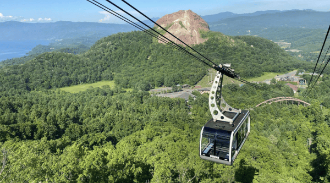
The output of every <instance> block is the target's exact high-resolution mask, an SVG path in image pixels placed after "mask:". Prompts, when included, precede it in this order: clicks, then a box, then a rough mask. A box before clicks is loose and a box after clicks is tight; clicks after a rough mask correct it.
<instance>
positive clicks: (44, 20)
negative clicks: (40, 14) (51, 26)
mask: <svg viewBox="0 0 330 183" xmlns="http://www.w3.org/2000/svg"><path fill="white" fill-rule="evenodd" d="M50 21H52V19H51V18H38V22H50Z"/></svg>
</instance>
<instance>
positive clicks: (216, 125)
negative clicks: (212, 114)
mask: <svg viewBox="0 0 330 183" xmlns="http://www.w3.org/2000/svg"><path fill="white" fill-rule="evenodd" d="M223 114H224V115H225V116H227V117H229V118H234V117H235V115H236V113H233V112H227V111H225V112H224V113H223ZM249 114H250V112H249V111H248V110H242V112H241V113H240V114H239V115H238V116H237V117H236V118H235V120H234V122H233V124H234V125H231V124H230V123H228V122H225V121H216V122H213V119H211V120H210V121H208V122H207V123H206V124H205V125H204V127H208V128H212V129H215V130H225V131H229V132H232V131H235V129H237V127H239V126H240V125H241V124H242V123H243V122H244V121H245V119H246V117H247V116H248V115H249Z"/></svg>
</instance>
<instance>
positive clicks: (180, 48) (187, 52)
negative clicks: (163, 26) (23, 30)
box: [87, 0, 212, 67]
mask: <svg viewBox="0 0 330 183" xmlns="http://www.w3.org/2000/svg"><path fill="white" fill-rule="evenodd" d="M87 1H89V0H87ZM93 1H95V2H97V1H96V0H93ZM89 2H91V1H89ZM91 3H92V4H94V5H96V4H95V3H93V2H91ZM99 4H101V3H99ZM96 6H98V5H96ZM103 6H104V5H103ZM98 7H99V8H101V9H103V10H105V9H104V8H102V7H100V6H98ZM104 7H106V6H104ZM116 7H118V6H116ZM106 8H107V9H110V8H108V7H106ZM118 8H119V9H121V8H120V7H118ZM110 10H111V9H110ZM121 10H122V11H124V12H125V13H126V14H128V15H130V14H129V13H128V12H126V11H125V10H123V9H121ZM105 11H107V10H105ZM112 12H115V11H113V10H112ZM109 13H110V12H109ZM115 13H116V12H115ZM111 14H113V13H111ZM113 15H114V14H113ZM119 15H120V14H119ZM115 16H116V15H115ZM120 16H121V15H120ZM130 16H131V15H130ZM116 17H118V16H116ZM118 18H120V17H118ZM125 18H126V17H125ZM134 18H135V17H134ZM120 19H122V18H120ZM135 19H136V20H138V21H139V22H140V23H142V24H144V23H143V22H141V21H140V20H139V19H137V18H135ZM122 20H123V19H122ZM124 21H125V20H124ZM128 21H130V20H128ZM125 22H127V21H125ZM133 23H134V22H133ZM130 24H131V23H130ZM134 24H135V23H134ZM131 25H132V24H131ZM144 25H145V26H147V27H148V28H150V30H152V31H154V32H156V33H157V34H159V35H160V36H162V37H163V38H165V39H167V40H168V42H170V43H172V44H170V45H175V46H177V48H178V49H179V50H182V51H184V53H186V54H188V55H190V56H193V57H194V58H195V59H197V60H198V61H201V62H203V63H204V64H206V65H208V66H209V67H212V65H210V64H208V63H206V62H205V61H203V60H201V59H200V58H198V57H196V56H195V55H193V54H192V53H190V52H189V51H187V50H185V49H184V48H182V47H181V46H180V45H178V44H176V43H174V42H173V41H171V40H169V39H168V38H167V37H165V36H163V35H162V34H160V33H159V32H157V31H155V30H154V29H152V28H151V27H149V26H148V25H146V24H144ZM133 26H134V25H133ZM135 27H136V26H135ZM139 27H141V26H139ZM139 29H140V28H139ZM142 29H143V31H144V30H146V29H145V28H142ZM140 30H141V29H140ZM144 32H145V31H144ZM147 32H148V31H147ZM149 35H150V34H149ZM156 39H158V40H159V37H157V36H156ZM160 41H163V42H165V41H166V40H165V41H164V39H162V40H160ZM166 42H167V41H166Z"/></svg>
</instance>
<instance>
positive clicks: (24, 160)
mask: <svg viewBox="0 0 330 183" xmlns="http://www.w3.org/2000/svg"><path fill="white" fill-rule="evenodd" d="M203 36H205V37H208V38H209V40H208V41H207V42H205V43H204V44H200V45H196V46H194V49H196V50H198V51H200V52H201V53H202V54H203V55H207V56H208V57H209V58H210V59H212V60H214V61H215V62H218V63H232V67H233V68H234V69H235V71H237V72H238V73H239V74H240V75H241V76H242V77H254V76H259V75H261V74H262V72H272V71H273V72H286V71H289V70H293V69H298V68H299V69H306V70H308V69H309V70H312V69H313V64H310V63H307V62H302V61H299V60H297V59H295V58H293V57H291V56H290V55H289V54H288V53H286V52H285V51H284V50H282V49H281V48H279V47H278V46H277V45H276V44H274V43H272V42H270V41H268V40H266V39H264V38H255V37H252V36H237V37H230V36H225V35H223V34H220V33H214V32H209V33H204V34H203ZM207 69H208V68H207V67H206V66H204V65H202V64H201V63H199V62H197V61H196V60H193V59H192V58H191V57H188V56H187V55H184V54H182V53H181V52H179V51H177V50H175V49H173V48H172V47H171V46H169V45H163V44H159V43H157V42H155V41H154V40H153V39H151V38H149V37H147V36H146V35H144V33H142V32H131V33H119V34H116V35H112V36H109V37H105V38H102V39H101V40H99V41H98V42H97V43H96V44H95V45H93V46H92V47H91V49H90V50H88V51H86V52H84V53H81V54H70V53H63V52H51V53H43V54H41V55H39V56H37V57H35V58H33V59H32V60H29V61H26V62H25V63H23V64H21V65H18V64H16V65H6V66H3V67H2V68H0V98H1V100H0V150H1V152H0V160H1V162H2V166H0V181H3V182H118V183H122V182H127V183H128V182H129V183H130V182H204V183H208V182H260V183H263V182H327V181H330V176H329V175H330V167H329V165H330V151H329V146H330V142H329V141H328V139H329V137H330V129H329V125H330V114H329V110H328V107H329V103H330V101H329V100H330V99H329V97H328V96H329V93H330V77H329V75H328V74H329V70H326V74H325V75H324V76H323V77H322V79H321V80H320V83H318V84H317V86H316V87H315V90H313V91H312V92H311V95H310V97H309V98H302V99H303V100H306V101H307V102H310V103H311V104H312V105H311V106H308V107H303V106H302V105H300V106H297V105H281V104H276V103H275V104H272V105H266V106H264V107H259V108H255V105H256V104H258V103H260V102H262V101H264V100H267V99H269V98H273V97H278V96H293V95H294V94H293V92H292V90H291V89H290V88H289V87H288V86H285V85H283V84H280V83H276V84H272V85H266V84H263V85H259V87H257V88H254V87H251V86H249V85H243V86H239V85H235V84H229V85H225V86H224V91H223V96H224V97H225V99H226V101H227V102H228V103H229V104H230V105H232V106H233V107H236V108H242V109H250V112H251V133H250V135H249V137H248V140H247V141H246V143H245V145H244V147H243V149H242V150H241V151H240V154H239V156H238V158H237V159H236V161H235V163H234V165H233V166H225V165H221V164H215V163H211V162H208V161H204V160H201V159H200V158H199V153H198V151H199V135H200V130H201V127H202V126H203V125H204V124H205V123H206V122H207V121H208V120H209V119H210V118H211V115H210V112H209V109H208V95H206V94H204V95H201V94H199V93H198V92H195V93H194V94H195V95H196V99H195V100H194V99H193V98H190V99H189V101H188V102H186V101H185V100H184V99H175V98H174V99H171V98H162V97H156V96H151V95H150V94H149V92H147V90H149V89H150V88H153V87H156V86H162V85H165V86H172V85H173V84H184V83H188V84H195V83H196V82H197V81H199V80H200V79H201V78H202V77H203V76H204V75H205V74H206V71H207ZM100 80H115V82H116V84H117V86H116V87H113V88H110V87H108V86H103V87H101V88H91V89H88V90H87V91H84V92H79V93H75V94H72V93H66V92H63V91H60V90H58V89H57V88H59V87H63V86H70V85H75V84H80V83H93V82H95V81H100ZM122 87H124V88H127V87H130V88H133V91H131V92H124V90H122V89H121V88H122ZM304 92H306V91H305V90H300V91H299V93H301V95H303V94H304ZM320 104H322V105H323V108H322V109H321V107H320ZM309 141H311V145H309V144H308V142H309Z"/></svg>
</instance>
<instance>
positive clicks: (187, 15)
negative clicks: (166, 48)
mask: <svg viewBox="0 0 330 183" xmlns="http://www.w3.org/2000/svg"><path fill="white" fill-rule="evenodd" d="M156 23H157V24H159V25H161V26H162V27H164V28H166V29H167V31H169V32H171V33H172V34H173V35H174V36H176V37H177V38H179V39H181V40H182V41H183V42H185V43H186V44H188V45H194V44H200V43H203V42H205V41H206V40H207V39H203V38H202V37H201V35H200V32H199V31H200V30H203V31H209V30H210V29H209V25H208V24H207V23H206V22H205V21H204V20H203V19H202V18H201V17H200V16H199V15H197V14H196V13H194V12H193V11H191V10H180V11H178V12H175V13H172V14H167V15H165V16H163V17H162V18H160V19H159V20H157V21H156ZM155 26H156V25H155ZM157 30H161V28H159V27H158V28H157ZM164 36H165V37H167V38H168V39H170V40H171V41H173V42H175V43H177V44H181V45H183V44H182V43H181V42H180V41H178V40H177V39H175V38H174V37H173V36H171V35H170V34H168V33H165V34H164ZM158 42H159V43H163V42H161V41H158Z"/></svg>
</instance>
